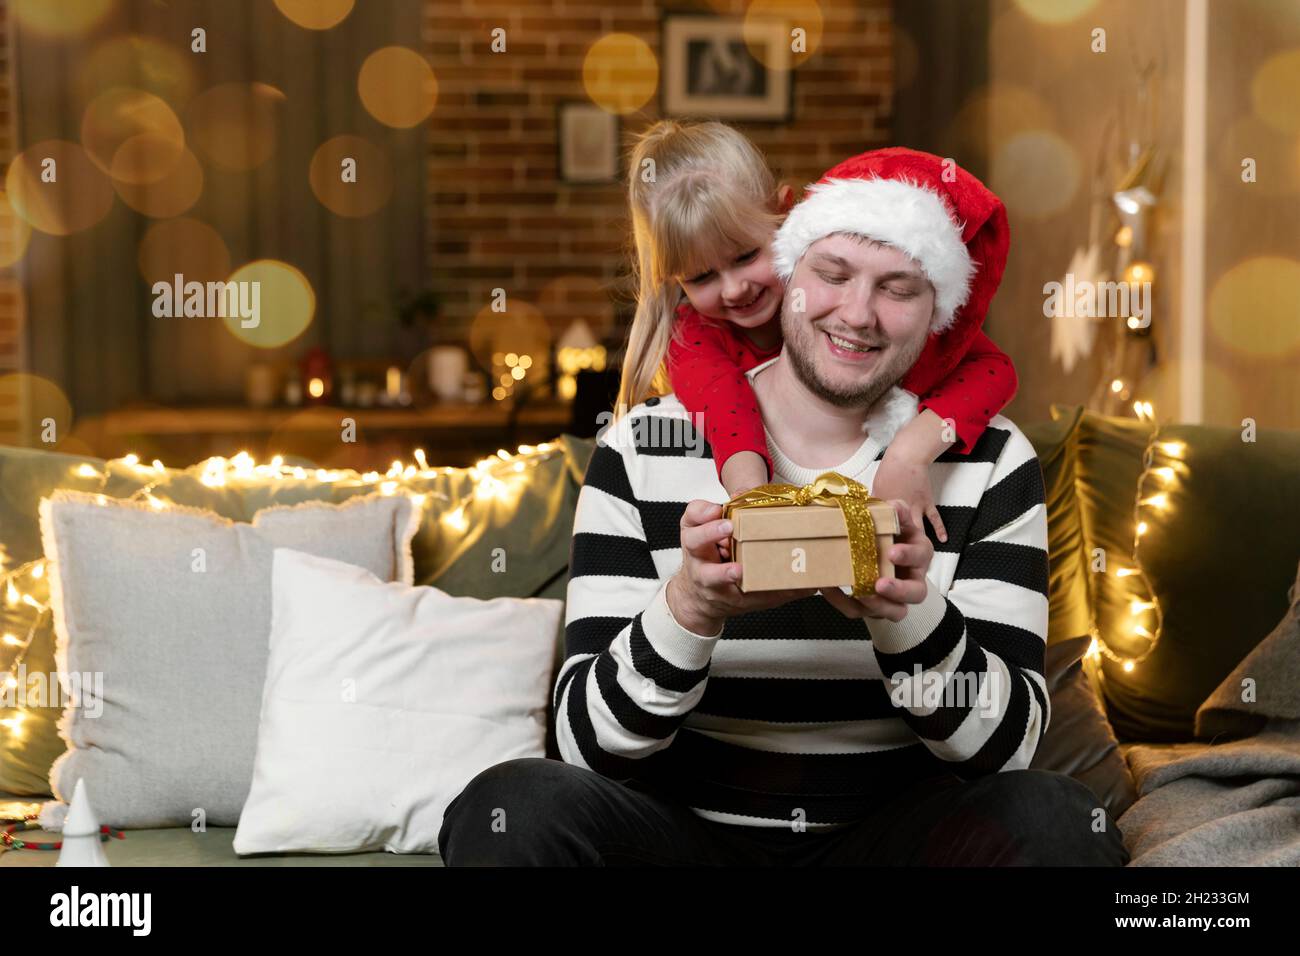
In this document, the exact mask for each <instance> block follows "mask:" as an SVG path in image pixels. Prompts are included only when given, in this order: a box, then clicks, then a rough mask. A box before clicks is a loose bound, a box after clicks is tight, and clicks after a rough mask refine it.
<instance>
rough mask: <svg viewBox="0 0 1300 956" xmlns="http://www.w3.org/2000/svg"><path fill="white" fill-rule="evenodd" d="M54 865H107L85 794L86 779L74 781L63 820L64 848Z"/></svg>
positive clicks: (93, 815)
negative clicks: (75, 783)
mask: <svg viewBox="0 0 1300 956" xmlns="http://www.w3.org/2000/svg"><path fill="white" fill-rule="evenodd" d="M54 865H55V866H108V865H109V864H108V858H107V857H105V856H104V847H103V846H102V845H101V843H100V841H99V821H98V820H96V819H95V811H94V810H92V809H91V806H90V798H89V797H88V796H87V795H86V781H85V780H83V779H78V780H77V786H76V787H75V788H74V789H73V791H72V802H71V803H70V804H68V815H67V816H66V817H65V818H64V820H63V849H62V850H60V851H59V859H58V862H57V863H55V864H54Z"/></svg>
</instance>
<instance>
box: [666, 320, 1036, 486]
mask: <svg viewBox="0 0 1300 956" xmlns="http://www.w3.org/2000/svg"><path fill="white" fill-rule="evenodd" d="M674 333H675V334H674V335H673V338H672V342H671V343H670V345H669V347H668V363H667V364H668V376H669V379H670V380H671V382H672V386H673V392H674V393H675V394H676V395H677V397H678V398H679V399H680V400H681V403H682V404H683V405H685V406H686V408H687V409H688V410H689V411H691V412H692V413H699V414H703V416H704V430H705V438H706V439H707V440H708V442H709V445H710V446H712V448H713V461H714V464H715V465H717V468H718V475H719V477H721V475H722V466H723V465H724V464H726V461H727V459H728V458H730V457H731V456H732V455H734V454H735V453H736V452H738V451H752V452H757V453H758V454H760V455H762V456H763V460H764V461H765V462H767V476H768V480H769V481H771V480H772V475H773V470H772V459H771V457H770V456H769V455H768V453H767V435H766V433H765V432H764V431H763V419H762V416H761V415H760V414H759V411H758V399H757V398H756V397H755V395H754V389H753V386H751V385H750V384H749V379H748V378H747V377H746V376H745V373H746V372H747V371H749V370H750V369H752V368H753V367H754V366H756V365H761V364H762V363H763V362H766V361H767V360H768V359H770V358H774V357H775V356H776V355H777V354H778V353H779V352H780V351H781V343H779V342H778V343H777V344H776V345H775V346H773V347H772V348H770V349H762V348H759V347H758V346H757V345H755V344H754V342H753V341H752V340H751V339H750V338H749V336H747V335H746V334H745V332H744V330H743V329H741V328H740V327H739V326H737V325H732V324H731V323H730V322H717V321H713V320H710V319H707V318H705V317H704V316H702V315H700V313H698V312H696V311H695V309H693V308H692V307H691V304H690V303H689V302H683V303H682V304H681V305H679V306H678V307H677V327H676V328H675V330H674ZM942 338H943V337H942V336H931V337H930V338H929V339H927V340H926V343H925V348H924V349H922V351H921V355H920V357H919V358H918V359H917V360H916V364H915V365H913V366H912V368H911V370H910V371H909V372H908V373H907V374H906V375H905V376H903V380H902V381H901V382H899V385H901V386H902V387H903V388H905V389H907V390H908V391H909V392H911V393H913V394H914V395H916V396H918V397H919V398H920V404H919V407H920V409H926V408H928V409H931V410H932V411H933V412H934V413H935V414H936V415H938V416H939V417H940V418H951V419H952V420H953V422H954V423H955V425H956V430H957V443H956V444H955V445H953V447H952V449H951V450H952V451H954V452H956V453H958V454H962V455H965V454H969V453H970V450H971V449H972V448H973V447H975V442H976V441H978V440H979V437H980V435H982V434H983V433H984V429H985V428H987V427H988V424H989V419H991V418H992V417H993V416H994V415H996V414H997V413H998V412H1000V411H1001V410H1002V409H1003V408H1005V407H1006V405H1007V403H1008V402H1010V401H1011V398H1012V396H1014V395H1015V394H1016V385H1017V381H1016V370H1015V366H1014V365H1012V364H1011V359H1009V358H1008V357H1007V356H1006V354H1005V353H1003V352H1002V350H1001V349H999V348H998V347H997V346H996V345H994V344H993V342H992V341H991V340H990V339H989V337H988V336H987V335H985V334H984V333H983V332H980V333H979V334H978V335H976V336H975V338H974V339H973V340H972V341H971V345H970V348H969V349H967V351H966V354H965V355H964V356H962V358H961V361H960V362H958V363H957V365H956V367H955V368H953V370H952V371H951V372H949V373H948V374H946V375H945V374H944V370H943V367H942V363H943V362H944V358H943V357H942V356H941V355H940V350H939V348H938V343H939V342H941V341H942ZM950 360H951V359H950V358H949V361H950Z"/></svg>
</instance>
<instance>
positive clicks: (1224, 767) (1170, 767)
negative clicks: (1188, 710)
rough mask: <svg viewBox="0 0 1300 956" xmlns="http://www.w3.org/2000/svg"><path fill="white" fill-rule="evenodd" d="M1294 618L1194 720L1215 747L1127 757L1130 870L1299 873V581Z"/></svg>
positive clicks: (1149, 749)
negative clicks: (1283, 869) (1132, 786)
mask: <svg viewBox="0 0 1300 956" xmlns="http://www.w3.org/2000/svg"><path fill="white" fill-rule="evenodd" d="M1290 598H1291V610H1290V611H1289V612H1288V614H1287V615H1286V617H1284V618H1283V619H1282V621H1281V622H1280V623H1279V624H1278V626H1277V628H1275V629H1274V631H1273V633H1272V634H1270V635H1269V636H1268V637H1267V638H1265V639H1264V640H1263V641H1262V642H1261V643H1260V644H1259V646H1258V647H1256V648H1255V650H1254V651H1252V652H1251V653H1250V654H1249V655H1247V656H1246V658H1245V660H1243V661H1242V662H1241V663H1240V664H1239V665H1237V668H1236V670H1234V671H1233V672H1232V673H1231V674H1230V675H1228V677H1227V678H1226V679H1225V680H1224V681H1223V683H1222V684H1220V685H1219V687H1218V688H1217V689H1216V690H1215V691H1214V693H1212V694H1211V695H1210V696H1209V697H1208V698H1206V700H1205V702H1204V703H1203V704H1202V705H1201V706H1200V708H1199V709H1198V710H1197V712H1196V735H1197V736H1198V737H1201V738H1208V739H1209V740H1210V742H1209V743H1185V744H1166V745H1146V744H1138V745H1136V746H1134V747H1132V748H1131V749H1130V750H1129V752H1128V759H1129V766H1130V768H1131V769H1132V771H1133V776H1134V779H1135V781H1136V784H1137V791H1138V797H1139V799H1138V801H1137V802H1136V803H1135V804H1133V806H1131V807H1130V808H1129V809H1128V811H1127V812H1125V813H1124V815H1123V816H1121V817H1120V818H1119V820H1117V821H1116V823H1117V824H1118V825H1119V827H1120V829H1121V830H1122V831H1123V834H1124V844H1125V846H1127V847H1128V850H1129V854H1130V856H1131V858H1132V859H1131V862H1130V864H1129V865H1130V866H1300V600H1297V599H1298V598H1300V577H1298V578H1297V582H1296V584H1295V585H1293V586H1292V588H1291V592H1290Z"/></svg>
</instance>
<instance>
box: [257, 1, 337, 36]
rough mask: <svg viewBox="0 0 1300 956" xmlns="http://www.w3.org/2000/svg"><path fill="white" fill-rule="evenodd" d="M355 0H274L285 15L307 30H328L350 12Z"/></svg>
mask: <svg viewBox="0 0 1300 956" xmlns="http://www.w3.org/2000/svg"><path fill="white" fill-rule="evenodd" d="M355 3H356V0H275V5H276V6H277V7H279V9H280V12H281V13H283V14H284V15H285V16H286V17H288V18H289V19H290V20H292V21H293V22H294V23H296V24H298V26H300V27H304V28H306V29H308V30H328V29H329V28H330V27H333V26H337V25H338V24H340V23H342V22H343V19H344V18H345V17H346V16H347V15H348V14H349V13H351V12H352V7H353V6H355Z"/></svg>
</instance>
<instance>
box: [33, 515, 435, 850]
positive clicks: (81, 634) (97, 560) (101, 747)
mask: <svg viewBox="0 0 1300 956" xmlns="http://www.w3.org/2000/svg"><path fill="white" fill-rule="evenodd" d="M40 513H41V533H42V539H43V542H44V547H45V554H46V557H47V558H48V559H49V561H50V592H51V604H52V608H53V612H54V626H55V634H56V649H55V656H56V660H57V662H58V667H59V678H60V683H61V684H62V685H63V689H64V691H65V693H67V694H70V695H71V696H70V697H69V699H68V703H67V706H66V708H65V711H64V714H63V717H62V719H61V720H60V721H59V732H60V735H61V736H62V737H63V739H64V740H65V741H67V743H68V745H69V750H68V751H67V752H66V753H64V754H63V756H61V757H59V759H58V760H57V761H55V764H54V766H53V768H52V769H51V771H50V782H51V784H52V786H53V790H54V794H55V796H57V797H59V798H60V799H63V800H66V799H67V798H68V797H70V796H71V793H72V788H73V786H74V785H75V784H76V781H77V779H78V778H80V777H85V778H86V781H87V783H88V784H89V787H90V792H91V793H93V794H94V795H95V796H94V800H95V810H96V812H97V813H98V815H99V817H100V820H101V821H102V822H103V823H107V824H110V825H113V826H118V827H160V826H188V825H190V824H191V823H192V822H193V821H195V820H196V819H202V820H204V821H205V822H206V824H207V825H212V826H233V825H235V824H236V823H238V821H239V813H240V810H241V808H242V807H243V804H244V800H245V799H246V798H247V796H248V788H249V784H250V782H251V780H252V774H253V756H254V751H255V748H256V745H257V725H258V712H259V706H260V700H261V690H262V684H263V681H264V679H265V676H266V661H267V647H268V643H267V642H268V636H269V634H270V621H271V554H272V551H273V550H274V549H275V548H277V547H286V548H293V549H295V550H298V551H305V552H307V553H309V554H314V555H318V556H320V557H327V558H334V559H336V560H339V561H345V562H347V563H349V564H355V565H358V566H360V567H363V568H365V569H366V570H368V571H370V572H371V573H373V574H375V575H376V576H377V577H379V578H380V579H381V580H384V581H401V582H404V583H407V584H409V583H411V581H412V579H413V570H412V562H411V547H410V543H411V538H412V536H413V535H414V534H415V531H416V527H417V525H418V523H419V517H420V509H419V508H418V507H416V506H415V504H414V502H413V501H412V500H411V499H410V498H408V497H406V496H384V495H367V496H365V497H359V498H353V499H351V500H349V501H347V502H345V503H343V504H339V505H332V504H326V503H323V502H307V503H303V504H300V505H294V506H291V507H275V508H267V509H264V510H262V511H259V512H258V513H257V514H256V515H254V516H253V521H252V523H235V522H231V521H228V520H226V519H224V518H220V517H218V516H217V515H215V514H213V513H211V512H208V511H202V510H199V509H192V508H185V507H180V506H169V507H167V508H165V509H164V510H161V511H159V510H154V509H153V508H152V507H150V506H149V505H147V504H143V503H140V502H131V501H121V500H117V499H114V498H108V497H104V496H101V495H93V494H86V493H82V492H72V491H57V492H55V493H54V494H53V495H52V496H51V497H49V498H47V499H44V500H43V501H42V502H41V508H40ZM74 692H75V693H74Z"/></svg>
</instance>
